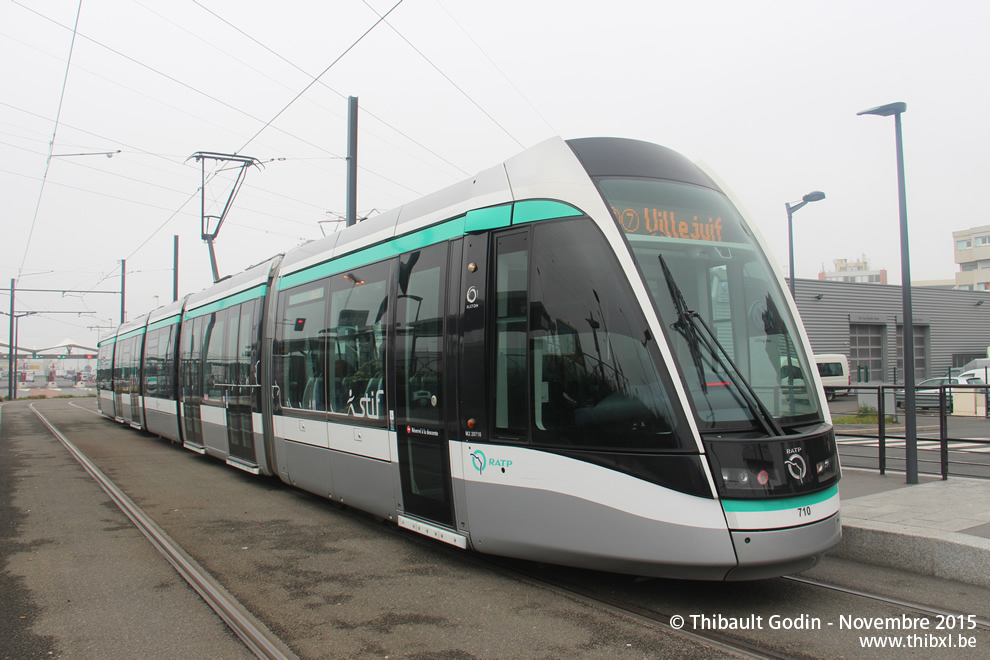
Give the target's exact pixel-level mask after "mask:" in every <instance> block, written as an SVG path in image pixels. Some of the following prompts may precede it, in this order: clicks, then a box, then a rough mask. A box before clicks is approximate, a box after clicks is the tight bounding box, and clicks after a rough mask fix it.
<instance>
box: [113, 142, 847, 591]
mask: <svg viewBox="0 0 990 660" xmlns="http://www.w3.org/2000/svg"><path fill="white" fill-rule="evenodd" d="M783 291H784V286H783V280H782V278H781V275H780V274H779V272H778V271H777V270H776V269H775V268H774V267H773V266H772V265H771V262H770V261H769V260H768V258H767V256H766V252H765V250H764V248H763V246H762V244H761V240H760V238H759V237H758V235H757V234H756V232H755V230H754V229H753V228H752V227H751V226H750V225H749V224H747V223H746V221H745V220H744V219H743V217H742V215H741V214H740V212H739V210H738V206H737V205H734V204H733V203H732V201H730V199H729V197H728V195H727V194H726V193H725V192H724V191H723V190H722V189H721V188H720V187H719V186H718V185H717V184H716V183H715V181H714V180H713V178H712V177H711V176H709V175H708V174H706V173H705V172H704V171H703V170H701V169H700V168H699V167H697V166H696V165H694V164H693V163H691V162H690V161H689V160H687V159H686V158H684V157H683V156H681V155H680V154H678V153H676V152H674V151H671V150H670V149H667V148H665V147H661V146H658V145H654V144H650V143H646V142H640V141H636V140H628V139H618V138H584V139H575V140H567V141H565V140H562V139H559V138H555V139H551V140H549V141H546V142H544V143H541V144H539V145H537V146H535V147H533V148H531V149H529V150H527V151H524V152H523V153H521V154H519V155H517V156H515V157H513V158H511V159H509V160H507V161H505V162H504V163H502V164H500V165H498V166H496V167H493V168H491V169H488V170H485V171H482V172H480V173H479V174H478V175H477V176H474V177H472V178H470V179H468V180H466V181H464V182H462V183H460V184H456V185H454V186H451V187H449V188H447V189H445V190H442V191H440V192H437V193H434V194H432V195H429V196H427V197H425V198H422V199H420V200H417V201H413V202H410V203H408V204H405V205H404V206H401V207H400V208H397V209H394V210H392V211H390V212H388V213H384V214H382V215H380V216H377V217H375V218H373V219H369V220H367V221H364V222H361V223H359V224H357V225H354V226H352V227H348V228H345V229H342V230H341V231H338V232H337V233H335V234H332V235H330V236H327V237H325V238H323V239H320V240H318V241H314V242H310V243H307V244H304V245H302V246H300V247H298V248H296V249H293V250H291V251H289V252H287V253H286V254H284V255H280V256H278V257H275V258H272V259H270V260H268V261H265V262H264V263H261V264H258V265H256V266H253V267H251V268H248V269H247V270H245V271H244V272H242V273H240V274H238V275H235V276H232V277H229V278H227V279H224V280H222V281H220V282H219V283H217V284H215V285H213V286H211V287H210V288H207V289H205V290H204V291H201V292H199V293H196V294H192V295H189V296H187V297H186V298H184V299H181V300H179V301H176V302H174V303H172V304H171V305H168V306H166V307H163V308H161V309H158V310H155V311H154V312H151V313H150V314H148V315H146V316H144V317H142V318H140V319H138V320H136V321H133V322H131V323H128V324H125V325H122V326H121V327H120V328H119V330H118V331H117V332H116V333H115V335H114V336H112V337H110V338H108V339H105V340H104V341H102V342H101V343H100V348H99V369H98V372H99V373H98V380H99V383H98V387H99V395H98V396H99V398H98V405H99V409H100V411H101V412H102V414H104V415H105V416H107V417H110V418H112V419H115V420H118V421H120V422H122V423H126V424H129V425H131V426H133V427H135V428H138V429H144V430H147V431H149V432H152V433H155V434H158V435H160V436H162V437H164V438H168V439H170V440H171V441H173V442H177V443H181V444H182V445H183V446H184V447H186V448H188V449H190V450H192V451H194V452H198V453H201V454H207V455H210V456H214V457H216V458H219V459H221V460H224V461H226V462H227V463H228V464H230V465H232V466H234V467H237V468H239V469H242V470H246V471H249V472H252V473H255V474H262V475H276V476H277V477H278V478H279V479H281V480H282V481H284V482H286V483H288V484H292V485H294V486H297V487H299V488H302V489H305V490H307V491H310V492H313V493H316V494H319V495H321V496H324V497H327V498H329V499H331V500H334V501H337V502H341V503H344V504H346V505H349V506H352V507H355V508H357V509H361V510H364V511H367V512H369V513H371V514H374V515H376V516H380V517H382V518H384V519H388V520H391V521H394V522H395V523H396V524H398V525H399V526H400V527H403V528H406V529H409V530H412V531H413V532H417V533H420V534H424V535H427V536H430V537H432V538H435V539H438V540H440V541H443V542H446V543H449V544H452V545H455V546H458V547H461V548H465V549H472V550H475V551H479V552H482V553H489V554H495V555H503V556H510V557H517V558H523V559H529V560H535V561H541V562H548V563H555V564H561V565H570V566H578V567H586V568H591V569H597V570H604V571H612V572H621V573H629V574H636V575H644V576H661V577H675V578H684V579H703V580H751V579H761V578H765V577H770V576H778V575H782V574H786V573H791V572H795V571H800V570H804V569H807V568H809V567H811V566H812V565H814V563H815V562H816V561H817V559H818V558H820V556H821V555H822V554H823V553H824V552H825V551H826V550H827V549H829V548H830V547H831V546H833V545H835V544H836V543H837V542H838V541H839V540H840V538H841V525H840V520H839V495H838V486H837V484H838V481H839V479H840V467H839V463H838V454H837V451H836V444H835V436H834V432H833V428H832V425H831V419H830V416H829V413H828V409H827V407H825V406H824V405H823V401H824V397H823V394H822V387H821V383H820V381H819V379H818V376H817V371H816V370H815V369H813V368H811V367H812V366H813V364H812V362H811V360H810V356H811V350H810V347H809V344H808V340H807V337H806V336H805V333H804V330H803V328H802V326H801V324H800V321H799V319H798V315H797V312H796V308H795V306H794V304H793V301H791V300H790V298H789V297H788V296H786V295H785V294H784V292H783ZM802 374H803V376H802Z"/></svg>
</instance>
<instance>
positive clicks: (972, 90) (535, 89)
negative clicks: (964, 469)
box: [0, 0, 990, 348]
mask: <svg viewBox="0 0 990 660" xmlns="http://www.w3.org/2000/svg"><path fill="white" fill-rule="evenodd" d="M393 7H394V9H393ZM390 9H391V10H392V11H391V13H390V14H389V15H388V17H387V19H386V20H385V21H384V22H381V23H378V24H377V26H376V25H375V24H376V21H378V20H379V18H380V15H383V14H385V13H386V12H388V11H389V10H390ZM77 17H78V27H77V30H76V33H75V38H74V43H73V26H74V25H75V24H76V21H77ZM373 26H374V27H373ZM369 30H370V32H369ZM988 31H990V3H986V2H978V1H976V0H969V1H968V2H961V1H953V0H949V1H948V2H938V3H935V2H919V1H917V0H906V1H905V0H901V1H896V2H895V1H873V2H862V1H861V0H858V1H845V0H838V1H836V0H832V1H829V2H800V1H793V0H791V1H767V2H760V1H754V0H750V1H748V2H738V1H737V0H736V1H726V2H707V1H697V2H671V1H667V0H662V1H659V2H647V1H646V0H638V1H636V2H632V1H624V0H618V1H616V0H612V1H610V2H607V3H597V2H596V3H591V2H587V1H586V0H580V1H578V2H574V1H573V0H572V1H570V2H548V1H541V0H525V1H518V0H500V1H499V2H490V1H488V2H486V1H484V0H473V1H470V2H469V1H466V0H403V1H402V2H401V3H400V4H398V5H397V6H395V0H384V1H382V0H369V1H368V2H361V1H360V0H334V1H332V2H284V3H278V4H277V7H276V4H275V3H271V2H260V1H244V0H241V1H235V0H172V1H169V2H152V1H151V0H100V1H98V2H97V1H94V0H88V1H87V2H82V3H81V5H80V2H79V1H78V0H71V1H68V0H44V1H41V0H0V61H2V62H3V66H2V67H0V90H2V94H0V190H2V195H0V199H2V211H0V218H2V220H0V222H2V225H0V227H2V233H0V236H2V239H0V240H2V246H3V259H2V261H0V282H2V284H0V286H2V287H4V288H6V287H8V286H9V282H10V279H11V278H17V280H18V283H17V287H18V288H19V289H30V288H34V289H77V290H90V289H100V290H108V291H119V288H120V260H121V259H126V260H127V280H126V291H127V296H126V307H127V312H128V318H133V317H136V316H137V315H139V314H142V313H144V312H147V311H149V310H151V309H153V308H154V307H155V306H156V305H161V304H165V303H166V302H168V301H170V300H171V297H172V272H171V268H172V246H173V236H174V235H179V237H180V265H179V271H180V285H179V288H180V293H182V294H184V293H188V292H193V291H198V290H200V289H202V288H204V287H206V286H208V285H209V284H210V283H211V282H212V276H211V272H210V262H209V256H208V252H207V248H206V246H205V244H204V243H203V242H202V240H201V239H200V231H201V230H200V197H199V187H200V178H201V171H200V165H199V164H198V163H196V162H195V161H193V160H188V158H189V156H191V155H192V154H193V153H195V152H198V151H212V152H223V153H232V152H237V153H240V154H242V155H244V156H251V157H254V158H257V159H258V160H259V161H262V163H263V167H256V168H251V169H250V171H249V172H248V173H247V178H246V182H245V183H244V186H243V188H242V189H241V191H240V194H239V195H238V197H237V198H236V199H235V201H234V205H233V208H232V209H231V211H230V213H229V215H228V216H227V220H226V222H225V223H224V225H223V228H222V229H221V231H220V235H219V237H218V238H217V241H216V252H217V260H218V263H219V268H220V274H221V275H227V274H232V273H235V272H238V271H240V270H243V269H244V268H245V267H247V266H249V265H252V264H255V263H257V262H259V261H262V260H264V259H266V258H267V257H269V256H272V255H274V254H276V253H278V252H281V251H285V250H288V249H290V248H292V247H293V246H295V245H298V244H299V243H301V242H302V241H304V240H308V239H314V238H318V237H320V236H321V235H322V233H321V232H322V231H326V232H330V231H333V230H334V227H335V225H334V224H328V223H324V224H322V225H321V224H320V223H321V222H322V221H326V220H330V219H333V218H334V217H335V215H334V214H336V213H343V212H344V210H345V196H344V193H345V191H344V189H345V163H344V160H343V156H344V155H345V154H346V123H347V122H346V116H347V101H346V97H347V96H349V95H354V96H358V97H359V98H360V106H361V116H360V137H359V164H360V166H361V170H360V173H359V193H358V209H359V211H360V212H368V211H371V210H372V209H377V210H379V211H383V210H387V209H389V208H392V207H395V206H397V205H400V204H402V203H404V202H407V201H409V200H412V199H415V198H417V197H419V196H421V195H425V194H427V193H430V192H432V191H434V190H437V189H440V188H443V187H446V186H448V185H451V184H453V183H456V182H457V181H460V180H462V179H465V178H467V177H468V176H471V175H472V174H474V173H475V172H477V171H479V170H482V169H485V168H487V167H490V166H491V165H494V164H496V163H498V162H501V161H502V160H504V159H506V158H508V157H510V156H512V155H514V154H515V153H518V152H519V151H522V150H523V149H525V148H528V147H531V146H533V145H534V144H537V143H538V142H540V141H542V140H544V139H546V138H548V137H551V136H553V135H560V136H562V137H564V138H573V137H585V136H621V137H631V138H638V139H643V140H648V141H651V142H656V143H658V144H662V145H665V146H668V147H671V148H673V149H675V150H677V151H680V152H681V153H683V154H684V155H686V156H687V157H689V158H691V159H693V160H696V161H702V162H704V163H705V164H706V165H707V166H708V167H709V168H711V169H712V170H714V172H715V173H717V174H718V176H719V177H720V178H721V179H722V180H724V181H725V182H726V183H727V185H728V186H729V187H730V188H731V189H732V191H733V192H734V193H735V194H736V196H737V197H738V198H739V199H741V200H742V203H743V205H744V207H745V210H746V211H747V212H748V213H749V215H750V217H751V218H752V219H753V221H754V222H755V224H756V226H757V227H758V228H759V230H760V232H761V233H762V234H763V236H764V237H765V239H766V240H767V242H768V243H769V247H770V250H771V252H772V254H771V258H773V259H775V260H776V261H777V262H778V263H780V264H784V265H785V267H786V263H787V217H786V213H785V210H784V203H785V202H788V201H790V202H794V201H797V200H799V199H800V198H801V197H802V196H803V195H804V194H805V193H807V192H810V191H812V190H822V191H824V192H825V193H826V195H827V198H826V199H825V200H824V201H821V202H816V203H814V204H809V205H808V206H806V207H805V208H803V209H801V210H800V211H798V212H797V213H796V214H795V215H794V224H795V255H796V263H797V265H796V269H795V270H796V272H797V276H798V277H802V278H814V277H816V276H817V273H818V272H819V271H820V270H821V268H822V266H823V265H824V267H825V268H826V269H828V270H832V269H833V263H832V262H833V260H835V259H840V258H845V259H858V258H860V257H861V256H863V255H865V256H866V258H867V259H868V260H869V261H870V263H871V265H872V266H873V267H874V268H886V269H887V271H888V273H889V280H890V282H891V283H899V282H900V245H899V238H898V208H897V179H896V160H895V151H894V121H893V119H892V118H881V117H857V116H856V113H857V112H858V111H860V110H863V109H865V108H869V107H873V106H878V105H883V104H886V103H891V102H894V101H904V102H906V103H907V106H908V111H907V113H906V114H905V115H904V119H903V122H904V145H905V146H904V150H905V161H906V172H907V176H906V179H907V208H908V217H909V223H910V240H911V268H912V276H913V277H912V279H913V280H915V281H917V280H928V279H952V277H953V274H954V272H955V271H956V270H958V268H957V266H956V265H955V264H954V263H953V242H952V231H954V230H960V229H966V228H969V227H974V226H980V225H987V224H990V220H988V218H987V214H986V212H985V210H984V209H985V208H986V206H985V205H984V204H983V203H982V200H981V197H982V195H981V193H982V191H983V190H985V188H986V185H987V184H986V182H987V181H988V180H990V158H988V156H987V154H988V153H990V129H988V125H990V122H987V120H986V118H985V114H986V111H987V109H988V108H990V102H988V101H990V84H988V82H990V81H988V74H987V66H988V63H990V38H988ZM366 32H367V34H366V35H365V33H366ZM362 35H365V36H364V37H363V38H362ZM352 46H353V47H352ZM349 48H350V50H348V49H349ZM70 52H71V57H70ZM331 65H332V66H331ZM320 74H322V76H321V75H320ZM316 76H320V77H319V80H318V82H316V83H315V84H314V78H315V77H316ZM307 86H309V87H308V89H307ZM63 90H64V91H63ZM304 90H305V91H304ZM297 97H298V98H297ZM294 99H295V100H294ZM56 118H57V125H56ZM53 135H54V144H52V138H53ZM117 150H119V151H120V153H117V154H115V155H113V157H112V158H107V157H106V156H104V155H67V154H92V153H97V154H99V153H103V152H106V153H110V152H116V151H117ZM49 153H51V154H53V156H54V157H52V158H51V159H50V161H49V158H48V156H49ZM212 165H213V163H208V166H212ZM46 172H47V174H46ZM208 172H209V169H208ZM232 174H233V172H225V173H221V174H219V175H217V176H216V177H215V178H213V179H212V180H211V181H210V183H209V184H208V185H207V191H206V193H207V197H206V204H207V213H208V214H219V213H220V211H221V209H222V207H223V204H224V203H225V202H226V196H227V193H228V192H229V183H230V181H231V177H232ZM321 227H322V228H321ZM0 309H3V310H4V311H8V310H9V296H8V295H7V294H6V293H3V294H2V295H0ZM48 310H51V311H66V312H81V311H91V312H94V314H92V315H86V316H76V315H74V314H58V315H37V316H31V317H28V318H26V319H22V320H21V324H20V337H19V339H20V344H21V345H24V346H26V347H32V348H42V347H46V346H51V345H54V344H57V343H60V342H61V341H63V340H66V339H68V340H71V341H74V342H76V343H80V344H84V345H88V346H95V344H96V341H97V339H98V330H97V328H96V326H109V325H111V324H112V323H117V322H119V320H120V299H119V296H115V295H100V294H87V295H79V294H68V295H62V294H60V293H31V292H24V293H22V294H19V295H18V297H17V311H18V313H23V312H27V311H48ZM0 321H2V326H3V328H4V329H2V330H0V336H2V338H3V341H6V340H7V331H6V329H5V328H6V327H7V323H8V318H7V317H0ZM104 332H105V331H104Z"/></svg>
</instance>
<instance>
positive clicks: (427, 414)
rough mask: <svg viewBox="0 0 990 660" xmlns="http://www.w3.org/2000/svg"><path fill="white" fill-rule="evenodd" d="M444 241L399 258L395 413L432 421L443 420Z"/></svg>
mask: <svg viewBox="0 0 990 660" xmlns="http://www.w3.org/2000/svg"><path fill="white" fill-rule="evenodd" d="M446 263H447V246H446V244H443V245H439V246H434V247H431V248H427V249H425V250H418V251H416V252H412V253H410V254H406V255H403V256H402V257H401V258H400V259H399V274H398V284H399V286H398V291H397V292H396V318H395V333H396V337H395V339H396V357H395V360H396V379H397V380H396V382H397V390H398V395H399V396H400V397H402V401H401V405H402V406H403V410H400V417H404V418H405V420H406V421H408V422H418V423H421V424H427V425H431V426H437V425H439V424H441V422H442V421H443V418H442V415H441V412H442V410H443V405H442V404H443V301H444V285H445V283H446V277H445V270H446Z"/></svg>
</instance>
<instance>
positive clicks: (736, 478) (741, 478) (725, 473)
mask: <svg viewBox="0 0 990 660" xmlns="http://www.w3.org/2000/svg"><path fill="white" fill-rule="evenodd" d="M722 481H724V482H725V483H726V484H732V485H734V486H747V485H749V470H733V469H730V468H722Z"/></svg>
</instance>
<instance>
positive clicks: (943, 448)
mask: <svg viewBox="0 0 990 660" xmlns="http://www.w3.org/2000/svg"><path fill="white" fill-rule="evenodd" d="M837 389H840V388H837ZM841 389H848V390H849V392H850V393H852V392H857V393H858V392H862V391H866V392H875V393H876V404H877V405H876V407H875V410H876V414H877V426H876V435H875V436H874V435H872V434H871V433H869V432H868V431H869V429H867V428H858V429H856V430H846V429H843V428H842V426H841V425H840V426H838V427H836V436H853V437H866V438H874V437H875V438H876V440H877V469H878V470H879V472H880V474H886V471H887V461H888V455H887V449H888V447H887V440H888V439H893V440H906V438H905V436H904V435H897V434H895V433H890V432H889V431H888V421H887V416H888V399H890V400H891V401H893V403H894V410H893V412H892V414H890V416H891V422H892V423H894V424H897V423H898V417H899V416H900V415H902V414H903V412H901V410H902V408H903V404H904V398H903V392H904V386H903V385H883V384H880V385H850V386H849V387H848V388H841ZM935 390H936V388H929V387H924V388H915V399H916V401H915V407H916V408H917V409H919V410H924V409H928V410H931V411H932V414H933V415H934V414H937V415H938V438H937V441H938V443H939V457H938V460H937V461H936V460H934V459H931V458H925V457H923V456H922V453H923V452H924V453H925V454H926V455H927V454H929V453H930V451H931V450H928V449H925V450H919V454H918V464H919V466H920V465H921V464H922V463H924V464H928V465H931V464H933V463H938V465H939V467H938V471H937V473H938V474H940V475H941V477H942V479H943V480H945V479H948V478H949V471H950V467H951V466H950V458H951V459H952V460H951V463H952V465H955V466H957V467H964V466H972V467H982V468H984V469H987V468H990V462H988V463H979V462H971V461H968V460H964V459H963V458H962V457H961V456H959V454H960V452H959V451H954V452H953V453H954V454H955V456H952V457H950V453H949V452H950V449H949V443H950V442H967V443H976V444H985V445H987V446H990V385H968V384H967V385H954V384H953V385H942V386H941V387H939V388H937V391H938V392H937V397H936V395H935ZM963 391H973V392H974V394H975V396H974V397H973V402H974V405H973V408H972V410H973V413H972V414H968V415H966V416H965V419H971V420H975V421H976V422H977V423H979V424H981V425H983V426H984V428H983V429H981V430H982V431H983V435H982V437H953V436H952V432H951V430H950V424H949V420H950V418H960V419H962V418H964V416H963V415H957V414H954V412H955V411H954V405H953V403H954V400H953V398H952V394H953V393H957V394H958V393H960V392H963ZM919 392H921V393H923V394H922V396H919ZM898 393H900V394H898ZM980 393H982V397H981V396H979V394H980ZM981 399H982V411H981V410H980V406H979V405H978V402H979V401H980V400H981ZM857 403H862V398H861V397H858V396H857ZM926 404H927V405H926ZM861 409H862V406H857V410H861ZM871 414H872V410H871ZM857 426H859V425H857ZM920 440H923V441H935V440H936V439H935V438H920ZM898 460H899V459H898ZM929 473H931V472H929ZM974 476H975V475H974Z"/></svg>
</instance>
